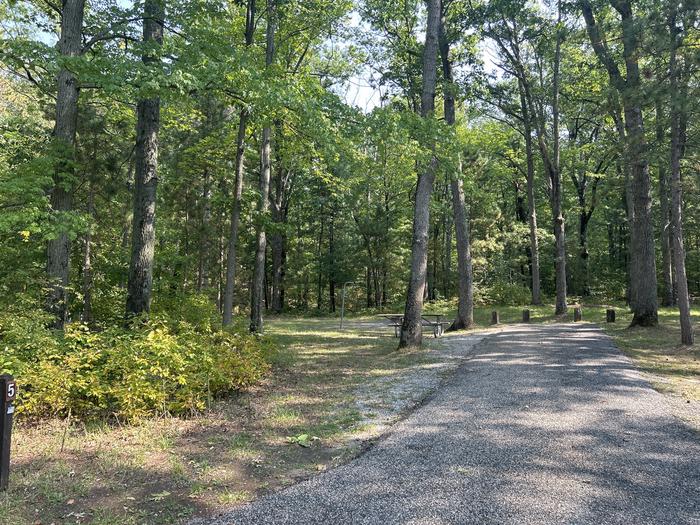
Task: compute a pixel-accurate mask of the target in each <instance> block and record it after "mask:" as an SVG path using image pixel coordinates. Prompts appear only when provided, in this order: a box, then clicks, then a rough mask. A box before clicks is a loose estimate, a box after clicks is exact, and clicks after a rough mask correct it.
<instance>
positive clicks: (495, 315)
mask: <svg viewBox="0 0 700 525" xmlns="http://www.w3.org/2000/svg"><path fill="white" fill-rule="evenodd" d="M500 322H501V320H500V317H499V315H498V312H497V311H495V310H494V311H493V312H491V324H499V323H500Z"/></svg>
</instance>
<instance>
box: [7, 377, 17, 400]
mask: <svg viewBox="0 0 700 525" xmlns="http://www.w3.org/2000/svg"><path fill="white" fill-rule="evenodd" d="M16 397H17V383H15V382H14V381H8V382H7V388H6V389H5V401H6V402H7V403H12V402H13V401H14V400H15V398H16Z"/></svg>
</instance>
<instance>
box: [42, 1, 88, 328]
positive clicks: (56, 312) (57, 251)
mask: <svg viewBox="0 0 700 525" xmlns="http://www.w3.org/2000/svg"><path fill="white" fill-rule="evenodd" d="M84 12H85V0H64V1H63V8H62V9H61V36H60V38H59V41H58V52H59V53H60V54H61V56H63V57H76V56H79V55H80V54H81V45H82V32H83V17H84ZM56 84H57V94H56V121H55V125H54V129H53V137H54V140H55V142H56V146H57V156H58V158H57V159H56V164H55V167H54V173H53V188H52V190H51V209H52V210H53V212H54V213H55V214H56V216H57V219H58V221H59V223H60V222H61V221H62V220H63V218H62V217H61V215H63V214H65V213H68V212H70V211H71V209H72V207H73V203H72V197H73V189H72V188H73V184H74V181H73V177H74V175H75V174H74V168H73V159H74V158H75V136H76V131H77V127H78V97H79V95H80V85H79V82H78V79H77V78H76V76H75V75H74V74H73V73H72V72H71V71H69V70H68V69H67V68H65V67H64V68H62V69H61V70H60V71H59V72H58V76H57V79H56ZM70 251H71V243H70V237H69V233H68V231H67V230H66V228H65V227H63V226H61V227H60V229H59V232H58V235H57V237H56V238H55V239H51V240H50V241H49V242H48V244H47V249H46V276H47V278H48V280H49V292H48V297H47V300H46V308H47V310H48V311H49V312H50V313H51V314H52V315H53V323H52V324H53V326H54V328H58V329H62V328H63V327H64V325H65V324H66V323H67V322H68V320H69V311H68V285H69V281H70Z"/></svg>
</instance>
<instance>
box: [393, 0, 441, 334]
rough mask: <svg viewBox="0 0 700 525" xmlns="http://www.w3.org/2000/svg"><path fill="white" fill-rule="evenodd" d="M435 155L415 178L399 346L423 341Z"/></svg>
mask: <svg viewBox="0 0 700 525" xmlns="http://www.w3.org/2000/svg"><path fill="white" fill-rule="evenodd" d="M441 4H442V2H441V0H428V23H427V28H426V32H425V46H424V48H423V90H422V94H421V116H422V117H423V119H425V120H427V119H429V118H431V117H432V116H433V113H434V111H435V89H436V83H437V57H438V47H439V46H438V33H439V27H440V17H441V15H442V6H441ZM436 169H437V159H436V158H435V156H433V157H432V159H431V160H430V161H429V162H428V164H427V166H424V167H423V171H422V173H420V174H419V175H418V184H417V186H416V199H415V205H414V206H415V207H414V212H413V240H412V244H411V272H410V277H409V281H408V292H407V294H406V308H405V311H404V317H403V323H402V325H401V339H400V341H399V347H400V348H405V347H413V346H420V344H421V343H422V339H423V330H422V328H423V327H422V318H421V315H422V313H423V297H424V294H425V281H426V274H427V266H428V230H429V228H430V196H431V194H432V192H433V183H434V182H435V170H436Z"/></svg>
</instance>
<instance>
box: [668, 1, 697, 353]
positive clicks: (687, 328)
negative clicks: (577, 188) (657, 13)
mask: <svg viewBox="0 0 700 525" xmlns="http://www.w3.org/2000/svg"><path fill="white" fill-rule="evenodd" d="M676 6H677V4H676V3H675V2H674V3H672V7H671V12H670V14H669V29H670V33H671V57H670V61H669V78H670V87H671V223H672V226H673V230H672V232H673V233H672V235H673V266H674V268H675V271H676V287H677V290H678V310H679V312H680V324H681V342H682V343H683V344H684V345H692V344H693V342H694V340H695V336H694V334H693V324H692V321H691V317H690V297H689V295H688V278H687V276H686V271H685V246H684V243H683V188H682V186H681V159H682V158H683V156H684V153H685V142H686V127H687V124H686V123H687V116H686V111H685V105H686V99H687V89H686V85H685V83H684V82H682V76H683V75H682V71H681V67H680V66H679V64H678V48H679V47H680V45H681V42H682V37H681V36H680V34H681V30H680V29H679V28H678V27H677V24H676V18H677V7H676ZM681 84H683V85H681Z"/></svg>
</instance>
